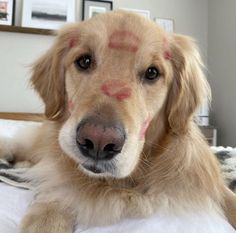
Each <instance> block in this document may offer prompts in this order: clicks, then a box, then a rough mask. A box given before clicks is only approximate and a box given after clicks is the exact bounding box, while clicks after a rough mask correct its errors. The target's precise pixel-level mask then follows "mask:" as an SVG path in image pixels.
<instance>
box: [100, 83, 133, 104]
mask: <svg viewBox="0 0 236 233" xmlns="http://www.w3.org/2000/svg"><path fill="white" fill-rule="evenodd" d="M101 90H102V92H103V93H104V94H105V95H107V96H110V97H114V98H116V99H117V100H120V101H122V100H125V99H127V98H129V97H130V96H131V88H130V87H127V84H126V83H124V82H122V81H120V80H108V81H106V82H105V83H104V84H103V85H102V86H101Z"/></svg>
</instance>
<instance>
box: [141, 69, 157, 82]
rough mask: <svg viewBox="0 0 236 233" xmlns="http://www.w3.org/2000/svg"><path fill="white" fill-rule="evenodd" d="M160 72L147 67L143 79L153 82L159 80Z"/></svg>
mask: <svg viewBox="0 0 236 233" xmlns="http://www.w3.org/2000/svg"><path fill="white" fill-rule="evenodd" d="M159 75H160V72H159V70H158V69H157V68H156V67H149V68H148V69H147V70H146V72H145V79H147V80H150V81H153V80H155V79H157V78H159Z"/></svg>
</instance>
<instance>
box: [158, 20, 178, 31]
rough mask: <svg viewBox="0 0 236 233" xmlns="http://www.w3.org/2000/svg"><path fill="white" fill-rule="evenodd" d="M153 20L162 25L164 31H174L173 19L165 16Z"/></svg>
mask: <svg viewBox="0 0 236 233" xmlns="http://www.w3.org/2000/svg"><path fill="white" fill-rule="evenodd" d="M154 21H155V22H156V23H157V24H158V25H159V26H160V27H162V28H163V29H164V30H165V31H166V32H174V29H175V26H174V20H173V19H167V18H155V19H154Z"/></svg>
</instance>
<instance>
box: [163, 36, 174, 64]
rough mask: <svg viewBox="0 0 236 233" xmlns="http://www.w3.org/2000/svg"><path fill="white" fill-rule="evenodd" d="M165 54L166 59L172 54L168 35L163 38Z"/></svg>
mask: <svg viewBox="0 0 236 233" xmlns="http://www.w3.org/2000/svg"><path fill="white" fill-rule="evenodd" d="M163 56H164V58H165V59H166V60H170V59H171V56H172V55H171V51H170V46H169V43H168V41H167V39H166V37H165V38H164V40H163Z"/></svg>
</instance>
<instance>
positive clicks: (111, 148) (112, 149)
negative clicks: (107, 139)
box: [102, 143, 122, 159]
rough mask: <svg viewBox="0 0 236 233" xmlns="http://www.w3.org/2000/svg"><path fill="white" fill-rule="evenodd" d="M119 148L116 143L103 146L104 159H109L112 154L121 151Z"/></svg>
mask: <svg viewBox="0 0 236 233" xmlns="http://www.w3.org/2000/svg"><path fill="white" fill-rule="evenodd" d="M121 149H122V147H121V148H119V146H118V145H115V144H112V143H111V144H107V145H106V146H105V147H104V148H103V152H102V153H103V154H104V157H105V158H106V159H110V158H112V157H114V155H116V154H118V153H119V152H121Z"/></svg>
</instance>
